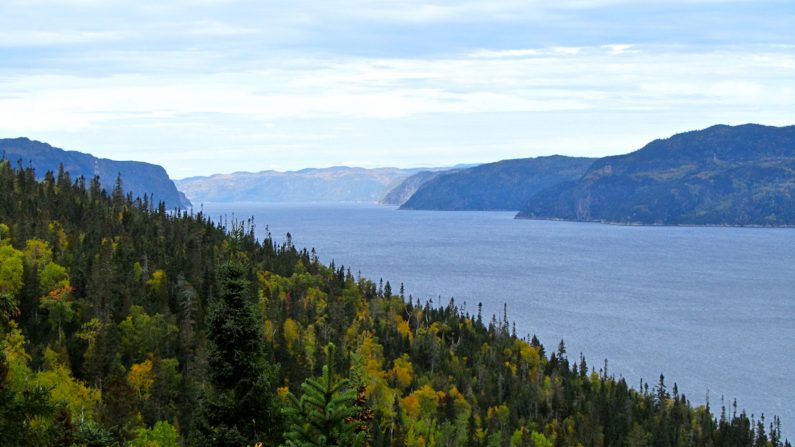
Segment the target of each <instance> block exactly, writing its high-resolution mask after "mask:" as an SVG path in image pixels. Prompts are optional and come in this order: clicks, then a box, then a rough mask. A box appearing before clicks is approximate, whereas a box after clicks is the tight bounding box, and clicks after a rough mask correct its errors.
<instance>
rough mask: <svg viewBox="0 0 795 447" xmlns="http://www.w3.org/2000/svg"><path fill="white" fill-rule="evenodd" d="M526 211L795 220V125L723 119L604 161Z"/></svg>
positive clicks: (639, 218) (678, 220) (583, 217)
mask: <svg viewBox="0 0 795 447" xmlns="http://www.w3.org/2000/svg"><path fill="white" fill-rule="evenodd" d="M517 217H519V218H536V219H561V220H576V221H594V222H610V223H623V224H649V225H754V226H795V126H786V127H773V126H762V125H757V124H746V125H741V126H726V125H716V126H712V127H709V128H707V129H704V130H698V131H692V132H685V133H681V134H677V135H674V136H672V137H671V138H667V139H660V140H655V141H653V142H651V143H649V144H647V145H646V146H644V147H643V148H642V149H639V150H637V151H635V152H632V153H630V154H626V155H619V156H613V157H605V158H602V159H599V160H597V161H596V162H594V163H593V165H592V166H591V167H590V168H589V169H588V171H587V172H586V173H585V174H584V175H583V176H582V177H581V178H579V179H577V180H575V181H570V182H566V183H562V184H559V185H557V186H554V187H552V188H549V189H547V190H545V191H542V192H540V193H539V194H537V195H535V196H534V197H533V198H532V200H531V201H529V202H528V204H527V206H525V207H524V208H523V209H522V211H521V212H520V213H519V214H518V215H517Z"/></svg>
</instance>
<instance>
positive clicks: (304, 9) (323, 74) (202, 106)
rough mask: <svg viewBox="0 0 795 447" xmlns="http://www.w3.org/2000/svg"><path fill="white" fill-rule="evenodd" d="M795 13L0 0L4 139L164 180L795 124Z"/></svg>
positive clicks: (440, 161) (458, 158) (598, 146)
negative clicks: (138, 164)
mask: <svg viewBox="0 0 795 447" xmlns="http://www.w3.org/2000/svg"><path fill="white" fill-rule="evenodd" d="M793 30H795V2H792V1H791V0H786V1H783V0H782V1H742V0H735V1H730V0H723V1H722V0H701V1H698V0H666V1H644V2H640V1H626V0H572V1H560V0H558V1H554V2H552V1H547V0H545V1H534V0H523V1H513V0H508V1H494V0H491V1H415V0H402V1H401V0H398V1H391V2H372V1H357V0H326V1H322V2H320V1H317V2H312V1H301V0H292V1H268V2H262V1H236V2H230V1H213V0H204V1H171V2H149V1H113V0H102V1H99V0H97V1H94V0H65V1H44V0H42V1H39V0H25V1H3V0H0V137H14V136H28V137H30V138H34V139H38V140H43V141H47V142H49V143H51V144H53V145H55V146H59V147H63V148H67V149H76V150H82V151H87V152H91V153H93V154H95V155H98V156H103V157H108V158H115V159H134V160H143V161H149V162H153V163H158V164H162V165H163V166H165V167H166V169H167V170H168V171H169V173H170V174H171V175H172V177H177V178H179V177H185V176H190V175H202V174H211V173H214V172H231V171H238V170H247V171H257V170H263V169H299V168H303V167H309V166H312V167H321V166H331V165H341V164H348V165H359V166H401V167H413V166H440V165H450V164H456V163H470V162H484V161H494V160H498V159H505V158H517V157H529V156H536V155H546V154H553V153H561V154H569V155H591V156H600V155H607V154H616V153H623V152H627V151H630V150H633V149H637V148H639V147H641V146H642V145H643V144H645V143H646V142H648V141H649V140H651V139H654V138H658V137H664V136H669V135H671V134H673V133H676V132H681V131H685V130H691V129H698V128H703V127H706V126H709V125H712V124H717V123H725V124H741V123H746V122H757V123H762V124H771V125H786V124H795V106H793V104H795V31H793Z"/></svg>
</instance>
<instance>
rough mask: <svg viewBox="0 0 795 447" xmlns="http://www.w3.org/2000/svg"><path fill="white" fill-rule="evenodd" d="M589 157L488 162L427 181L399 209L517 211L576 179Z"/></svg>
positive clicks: (589, 159) (555, 157)
mask: <svg viewBox="0 0 795 447" xmlns="http://www.w3.org/2000/svg"><path fill="white" fill-rule="evenodd" d="M593 161H594V159H592V158H574V157H563V156H560V155H553V156H549V157H537V158H522V159H516V160H503V161H498V162H496V163H488V164H483V165H479V166H475V167H472V168H468V169H461V170H458V171H453V172H445V173H442V174H441V175H439V176H437V177H436V178H433V179H431V180H429V181H427V182H426V183H425V184H423V185H422V186H421V187H420V188H419V189H418V190H417V192H416V193H414V195H412V196H411V198H410V199H408V201H406V203H404V204H403V205H402V206H401V207H400V208H401V209H412V210H454V211H463V210H512V211H514V210H520V209H522V208H524V207H525V205H526V204H527V201H528V200H529V199H530V198H531V197H532V196H533V195H535V194H536V193H537V192H539V191H541V190H543V189H546V188H548V187H550V186H553V185H556V184H558V183H561V182H565V181H572V180H576V179H578V178H579V177H580V176H581V175H582V174H583V173H584V172H585V170H586V169H588V167H589V166H590V165H591V163H593Z"/></svg>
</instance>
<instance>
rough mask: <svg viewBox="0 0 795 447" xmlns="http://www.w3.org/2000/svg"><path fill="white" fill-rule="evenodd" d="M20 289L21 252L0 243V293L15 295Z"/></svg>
mask: <svg viewBox="0 0 795 447" xmlns="http://www.w3.org/2000/svg"><path fill="white" fill-rule="evenodd" d="M20 289H22V252H21V251H19V250H15V249H14V247H12V246H10V245H0V293H3V294H8V295H11V296H13V295H15V294H16V293H17V292H19V290H20Z"/></svg>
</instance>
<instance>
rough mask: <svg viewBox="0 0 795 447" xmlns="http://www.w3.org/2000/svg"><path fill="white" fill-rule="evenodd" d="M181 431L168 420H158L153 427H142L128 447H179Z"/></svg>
mask: <svg viewBox="0 0 795 447" xmlns="http://www.w3.org/2000/svg"><path fill="white" fill-rule="evenodd" d="M179 445H180V444H179V433H177V430H176V429H175V428H174V426H172V425H171V424H169V423H168V422H166V421H157V422H156V423H155V425H154V426H153V427H152V428H140V429H138V430H136V431H135V438H134V439H133V440H131V441H130V442H128V443H127V446H128V447H179Z"/></svg>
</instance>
